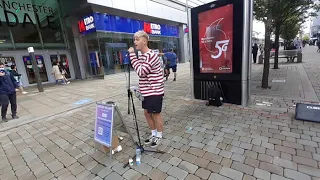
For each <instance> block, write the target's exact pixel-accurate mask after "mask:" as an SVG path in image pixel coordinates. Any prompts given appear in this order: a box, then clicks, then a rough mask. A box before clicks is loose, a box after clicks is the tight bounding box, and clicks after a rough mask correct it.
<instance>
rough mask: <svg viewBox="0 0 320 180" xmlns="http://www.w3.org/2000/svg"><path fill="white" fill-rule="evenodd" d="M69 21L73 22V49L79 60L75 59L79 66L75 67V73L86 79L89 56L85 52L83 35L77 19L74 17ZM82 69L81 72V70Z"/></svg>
mask: <svg viewBox="0 0 320 180" xmlns="http://www.w3.org/2000/svg"><path fill="white" fill-rule="evenodd" d="M69 23H71V24H72V26H71V28H72V35H73V36H72V38H73V41H74V44H75V48H74V49H73V50H75V51H76V54H77V60H76V59H74V61H75V62H74V64H75V63H76V64H77V67H78V68H75V72H76V73H75V74H80V76H81V79H86V78H87V73H86V64H85V61H86V59H87V56H86V54H85V52H86V51H85V48H84V45H83V40H82V37H81V35H80V33H79V29H78V25H77V20H76V19H74V18H70V19H69ZM79 71H80V72H79Z"/></svg>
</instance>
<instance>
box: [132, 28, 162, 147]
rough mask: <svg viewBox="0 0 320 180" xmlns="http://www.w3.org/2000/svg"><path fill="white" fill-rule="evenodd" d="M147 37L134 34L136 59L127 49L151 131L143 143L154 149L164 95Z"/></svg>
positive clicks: (159, 137)
mask: <svg viewBox="0 0 320 180" xmlns="http://www.w3.org/2000/svg"><path fill="white" fill-rule="evenodd" d="M148 41H149V36H148V34H147V33H145V32H144V31H138V32H136V33H135V34H134V45H135V47H136V49H137V50H139V51H140V52H141V55H139V58H137V57H136V54H135V52H134V49H133V48H132V47H130V48H129V50H128V51H129V53H130V60H131V64H132V67H133V68H134V69H135V71H136V72H137V74H138V76H139V90H140V93H141V95H142V96H143V98H144V100H143V101H142V108H143V109H144V115H145V117H146V119H147V122H148V125H149V127H150V129H151V135H150V136H149V137H148V138H147V139H146V140H145V141H144V143H145V144H146V145H148V144H151V145H150V146H151V147H152V148H156V147H157V146H158V145H159V144H160V143H161V140H162V131H163V118H162V116H161V110H162V101H163V95H164V82H163V71H162V69H161V63H160V59H159V57H158V55H157V54H155V53H154V52H153V51H152V50H151V49H149V48H148Z"/></svg>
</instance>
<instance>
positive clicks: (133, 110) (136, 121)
mask: <svg viewBox="0 0 320 180" xmlns="http://www.w3.org/2000/svg"><path fill="white" fill-rule="evenodd" d="M130 64H131V62H129V64H128V69H127V70H128V74H129V78H128V89H127V92H128V114H130V103H131V104H132V113H133V119H134V121H135V126H136V132H137V137H138V142H136V145H137V148H139V149H140V152H141V156H142V154H143V153H145V152H153V153H160V154H164V153H165V152H163V151H158V150H155V149H145V148H144V146H143V145H142V143H141V138H140V132H139V126H138V120H137V113H136V108H135V105H134V102H133V95H132V92H131V90H130ZM135 158H136V155H134V156H133V157H132V159H135ZM128 165H129V162H128V163H126V164H125V165H124V166H123V168H126V167H127V166H128Z"/></svg>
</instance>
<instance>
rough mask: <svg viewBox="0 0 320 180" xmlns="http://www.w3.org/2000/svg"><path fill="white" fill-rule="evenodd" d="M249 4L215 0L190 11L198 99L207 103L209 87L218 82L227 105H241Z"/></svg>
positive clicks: (196, 96)
mask: <svg viewBox="0 0 320 180" xmlns="http://www.w3.org/2000/svg"><path fill="white" fill-rule="evenodd" d="M246 1H247V0H216V1H213V2H210V3H207V4H204V5H201V6H197V7H195V8H192V9H191V26H190V31H191V34H192V36H191V39H192V41H191V42H192V47H191V49H192V57H193V58H192V60H193V62H192V63H193V89H194V97H195V99H202V100H207V99H208V88H209V85H210V84H211V83H216V82H218V83H220V84H221V89H222V91H223V93H224V95H225V98H224V99H225V102H226V103H231V104H238V105H240V104H241V102H242V74H243V73H244V72H242V62H243V61H244V60H243V58H242V56H243V49H244V48H247V47H242V46H243V45H242V44H243V40H244V37H243V34H244V33H243V32H244V30H243V29H244V27H245V26H244V23H243V22H244V18H243V17H244V16H243V15H244V12H245V10H244V7H245V5H244V2H246ZM246 25H247V24H246Z"/></svg>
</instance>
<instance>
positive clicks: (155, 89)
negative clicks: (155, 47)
mask: <svg viewBox="0 0 320 180" xmlns="http://www.w3.org/2000/svg"><path fill="white" fill-rule="evenodd" d="M130 60H131V64H132V67H133V68H134V70H135V71H136V72H137V74H138V76H139V90H140V92H141V95H142V96H143V97H147V96H157V95H163V94H164V81H163V71H162V68H161V62H160V58H159V57H158V55H157V54H155V53H154V52H153V51H152V50H149V51H148V52H146V53H144V54H142V55H140V56H139V58H137V56H136V54H135V53H130Z"/></svg>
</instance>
